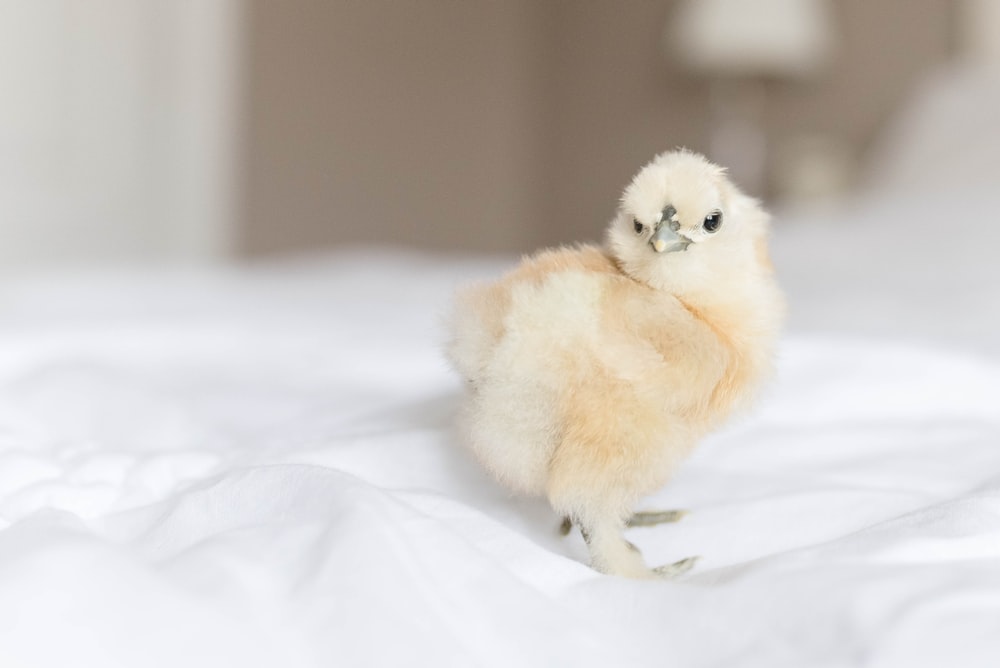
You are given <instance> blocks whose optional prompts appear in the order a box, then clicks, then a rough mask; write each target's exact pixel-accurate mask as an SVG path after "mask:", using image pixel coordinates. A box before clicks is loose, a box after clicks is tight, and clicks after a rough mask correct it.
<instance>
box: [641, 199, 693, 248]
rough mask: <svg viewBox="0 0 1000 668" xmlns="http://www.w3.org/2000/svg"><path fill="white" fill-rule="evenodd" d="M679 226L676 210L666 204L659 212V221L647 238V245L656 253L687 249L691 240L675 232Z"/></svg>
mask: <svg viewBox="0 0 1000 668" xmlns="http://www.w3.org/2000/svg"><path fill="white" fill-rule="evenodd" d="M680 227H681V224H680V222H679V221H678V220H677V210H676V209H675V208H674V207H672V206H669V205H668V206H667V207H666V208H665V209H664V210H663V213H661V214H660V221H659V222H658V223H656V227H655V228H654V229H653V236H652V237H651V238H650V239H649V245H650V246H652V247H653V250H655V251H656V252H657V253H664V252H666V253H674V252H676V251H682V250H687V247H688V246H689V245H691V240H690V239H688V238H687V237H684V236H681V235H680V234H678V233H677V230H679V229H680Z"/></svg>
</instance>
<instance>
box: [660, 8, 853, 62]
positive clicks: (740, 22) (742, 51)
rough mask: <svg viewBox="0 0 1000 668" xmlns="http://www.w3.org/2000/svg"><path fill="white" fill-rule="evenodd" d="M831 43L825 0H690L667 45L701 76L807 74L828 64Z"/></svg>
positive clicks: (668, 34)
mask: <svg viewBox="0 0 1000 668" xmlns="http://www.w3.org/2000/svg"><path fill="white" fill-rule="evenodd" d="M832 44H833V25H832V20H831V18H830V8H829V6H828V4H827V2H824V0H685V1H684V2H681V3H680V5H679V7H678V11H677V14H676V15H675V17H674V20H673V21H672V22H671V23H669V24H668V25H667V27H666V30H665V32H664V44H663V46H664V50H665V51H666V53H667V55H668V57H670V58H678V59H680V61H681V62H682V63H684V65H685V66H686V67H687V68H689V69H691V70H693V71H695V72H698V73H701V74H709V75H731V76H777V77H802V76H807V75H809V74H812V73H814V72H815V71H816V70H817V69H819V68H820V67H822V66H823V65H824V64H825V63H826V61H827V60H828V58H829V55H830V52H831V47H832Z"/></svg>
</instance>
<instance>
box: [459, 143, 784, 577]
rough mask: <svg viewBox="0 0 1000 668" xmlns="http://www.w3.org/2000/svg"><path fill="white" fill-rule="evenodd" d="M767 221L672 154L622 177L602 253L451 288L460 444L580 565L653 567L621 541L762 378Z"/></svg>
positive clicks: (639, 571) (772, 321)
mask: <svg viewBox="0 0 1000 668" xmlns="http://www.w3.org/2000/svg"><path fill="white" fill-rule="evenodd" d="M768 226H769V225H768V215H767V214H766V213H765V212H764V211H763V210H762V209H761V208H760V206H759V204H758V203H757V202H756V201H755V200H753V199H751V198H750V197H747V196H746V195H744V194H743V193H742V192H740V191H739V190H738V189H737V188H736V187H735V186H734V185H733V184H732V183H731V182H730V181H729V180H728V179H727V177H726V174H725V170H723V169H722V168H720V167H718V166H716V165H714V164H712V163H710V162H709V161H708V160H706V159H705V158H704V157H703V156H701V155H698V154H696V153H692V152H689V151H686V150H679V151H672V152H667V153H663V154H660V155H658V156H656V158H654V159H653V160H652V161H651V162H650V163H649V164H647V165H646V166H645V167H643V168H642V169H641V170H640V171H639V173H638V174H636V176H635V177H634V178H633V180H632V182H631V183H630V184H629V185H628V187H627V188H626V189H625V192H624V194H623V195H622V198H621V202H620V206H619V208H618V211H617V213H616V215H615V216H614V218H613V220H612V221H611V223H610V225H609V227H608V231H607V240H606V244H605V246H604V247H603V248H600V247H597V246H592V245H582V246H577V247H574V248H559V249H556V250H547V251H543V252H540V253H538V254H536V255H534V256H532V257H527V258H525V259H524V260H523V261H522V263H521V264H520V266H518V267H516V268H515V269H513V270H512V271H511V272H509V273H508V274H507V275H505V276H503V277H502V278H501V279H500V280H499V281H497V282H494V283H489V284H481V285H474V286H471V287H468V288H465V289H462V290H460V291H459V292H458V294H457V295H456V299H455V304H454V309H453V312H452V317H451V320H450V332H449V333H450V341H449V344H448V348H447V355H448V357H449V359H450V361H451V362H452V364H453V366H454V367H455V368H456V369H457V371H458V372H459V373H460V374H461V375H462V376H463V377H464V379H465V380H466V381H467V392H466V398H465V405H464V410H463V415H464V420H463V423H464V426H465V431H466V432H467V433H466V434H465V436H466V440H467V442H468V444H469V446H470V447H471V449H472V451H473V452H474V453H475V455H476V456H477V458H478V459H479V460H480V461H481V462H482V463H483V464H484V465H485V466H486V467H487V468H488V469H489V470H490V471H491V472H492V473H493V474H494V475H495V476H496V477H497V478H498V479H499V480H500V481H501V482H502V483H504V484H505V485H507V486H508V487H510V488H511V489H513V490H515V491H516V492H520V493H525V494H532V495H544V496H545V497H546V498H547V499H548V501H549V503H550V504H551V505H552V508H553V509H554V510H555V511H556V512H558V513H561V514H562V515H563V516H564V517H566V518H570V519H571V520H572V522H573V523H575V524H577V525H578V526H579V527H580V529H581V532H582V533H583V536H584V538H585V540H586V542H587V545H588V547H589V551H590V556H591V565H592V566H593V567H594V568H595V569H597V570H599V571H601V572H604V573H610V574H616V575H622V576H627V577H635V578H649V577H664V576H673V575H676V574H678V573H680V572H683V571H684V570H686V569H688V568H690V566H691V565H692V564H693V558H692V559H686V560H683V561H680V562H677V563H676V564H670V565H666V566H661V567H659V568H653V569H651V568H650V567H648V566H647V565H646V563H645V561H644V560H643V557H642V555H641V554H640V553H639V551H638V550H637V549H636V548H635V547H634V546H633V545H632V544H631V543H629V542H628V541H627V540H626V539H625V536H624V530H625V528H626V526H628V525H629V524H630V523H649V522H650V521H657V520H667V521H669V520H673V519H676V515H671V514H670V513H666V514H660V515H659V516H657V515H656V514H640V515H638V516H635V517H633V509H634V508H635V505H636V503H637V502H638V501H639V499H640V498H641V497H642V496H644V495H647V494H649V493H651V492H653V491H655V490H656V489H658V488H659V487H661V486H662V485H663V484H664V483H665V482H666V481H667V480H668V478H669V477H670V476H671V474H672V473H673V472H674V471H675V470H676V468H677V466H678V465H679V464H680V462H681V461H682V460H683V459H684V457H686V456H687V455H688V454H689V453H690V452H691V451H692V449H693V448H694V446H695V445H696V444H697V443H698V441H699V439H700V438H702V437H703V436H704V435H705V434H706V433H707V432H709V431H710V430H711V429H713V428H714V427H716V426H718V425H719V424H720V422H721V421H722V420H723V419H724V418H726V417H727V416H729V415H730V414H731V413H732V412H733V411H734V410H736V409H738V408H740V407H743V406H745V405H746V404H747V403H748V401H749V400H750V399H751V398H752V396H753V394H754V391H755V390H756V389H757V387H758V386H759V385H760V383H761V381H762V380H763V379H764V378H765V377H766V376H767V374H768V372H769V370H770V366H771V359H772V354H773V350H774V345H775V341H776V338H777V335H778V330H779V327H780V323H781V320H782V314H783V310H784V306H783V303H784V302H783V298H782V296H781V292H780V290H779V288H778V285H777V282H776V280H775V278H774V275H773V271H772V267H771V264H770V261H769V259H768V253H767V234H768Z"/></svg>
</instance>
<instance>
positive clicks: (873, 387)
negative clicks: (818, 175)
mask: <svg viewBox="0 0 1000 668" xmlns="http://www.w3.org/2000/svg"><path fill="white" fill-rule="evenodd" d="M997 204H1000V195H997V194H995V193H991V192H989V189H988V188H980V189H978V190H976V189H970V188H966V189H965V191H962V189H961V188H960V187H955V188H952V189H951V190H949V191H947V192H932V191H931V190H929V189H927V190H925V189H918V190H896V191H892V190H888V189H887V190H885V191H882V192H879V193H875V194H872V195H871V196H869V197H868V198H867V199H861V200H856V201H854V202H853V203H852V204H849V205H846V206H844V207H841V208H839V209H836V210H833V211H830V212H828V213H826V214H814V215H811V216H808V217H800V218H799V220H797V221H789V222H787V223H785V224H780V223H779V225H778V228H777V235H776V236H777V239H776V247H775V255H776V260H777V264H778V268H779V271H780V272H781V275H782V278H783V281H784V283H785V285H786V286H787V289H788V291H789V294H790V297H791V307H792V311H791V320H790V328H789V333H788V335H787V337H786V338H785V340H784V341H783V342H782V346H781V352H780V360H779V373H778V375H777V378H776V379H775V381H774V382H773V383H772V384H771V386H770V387H769V388H768V391H767V392H766V393H765V396H764V397H763V399H762V401H761V403H760V405H759V406H758V407H757V409H756V410H755V411H754V412H752V413H751V414H749V415H748V416H746V417H745V418H743V419H741V420H739V421H736V422H734V423H733V424H732V425H730V426H729V427H728V428H726V429H725V430H724V431H722V432H720V433H717V434H715V435H713V436H712V437H711V438H710V439H708V440H707V441H706V442H705V443H704V444H703V446H702V447H701V448H700V449H699V450H698V451H697V452H696V454H695V455H694V457H693V458H692V459H691V460H690V461H688V462H687V463H686V464H685V465H684V466H683V468H682V469H681V471H680V472H679V474H678V476H677V477H676V479H675V480H673V481H672V482H671V483H670V484H669V485H668V486H667V487H665V488H664V489H663V490H662V491H661V492H659V493H658V494H656V495H655V496H653V497H651V498H649V499H647V500H646V502H645V505H646V506H647V507H650V508H686V509H688V510H690V511H691V512H690V515H689V516H688V517H686V518H685V519H684V520H683V521H682V522H680V523H678V524H676V525H670V526H663V527H658V528H653V529H634V530H632V531H631V532H630V536H629V537H630V539H631V540H633V541H634V542H635V543H636V544H637V545H638V546H639V547H640V548H641V549H642V550H643V551H644V553H645V554H646V556H647V558H648V560H649V561H650V562H651V563H664V562H669V561H672V560H675V559H678V558H681V557H685V556H689V555H692V554H698V555H701V556H702V560H701V561H700V562H699V564H698V566H697V567H696V569H695V570H694V571H693V572H692V573H691V574H690V575H689V576H687V577H685V578H684V579H682V580H680V581H676V582H632V581H627V580H623V579H618V578H612V577H606V576H602V575H599V574H597V573H595V572H593V571H591V570H590V569H589V568H587V567H586V566H585V565H584V563H583V562H584V560H585V558H586V553H585V549H584V546H583V544H582V541H581V539H580V538H579V536H577V535H573V536H570V537H568V538H561V537H560V536H559V535H558V533H557V525H558V518H556V517H554V516H553V515H552V514H551V512H550V511H549V510H548V508H547V507H546V505H545V503H544V502H542V501H540V500H532V499H527V500H525V499H519V498H512V497H510V496H508V495H507V494H506V493H505V492H504V491H503V490H502V489H501V488H500V487H499V486H497V485H496V484H495V483H494V482H493V481H492V480H491V479H489V478H488V477H487V476H486V475H485V474H484V473H483V472H482V471H481V470H480V468H479V467H478V466H477V465H476V464H475V463H474V462H473V461H472V460H471V458H470V457H469V456H468V455H467V454H466V453H465V451H464V450H463V449H462V448H460V447H459V446H458V444H456V443H455V442H454V436H453V434H452V430H451V423H452V418H453V413H454V411H455V408H456V405H457V394H458V392H459V389H460V388H459V383H458V381H457V380H456V378H455V377H454V376H453V375H452V374H451V373H450V372H449V370H448V369H447V367H446V365H445V364H444V362H443V360H442V358H441V356H440V354H439V352H438V351H439V342H440V338H441V331H440V328H439V317H440V315H441V313H442V312H443V310H444V308H445V305H446V303H447V301H448V299H449V296H450V292H451V290H452V288H453V287H454V285H455V284H456V283H458V282H461V281H466V280H470V279H472V278H475V277H481V276H489V275H493V274H495V273H496V272H498V271H499V270H500V269H501V268H502V267H503V266H505V265H506V264H507V263H508V260H504V259H494V260H487V259H462V258H447V257H429V256H419V255H413V254H406V253H394V252H387V251H378V250H370V251H356V252H350V253H342V254H339V255H335V256H332V257H329V258H324V259H318V260H315V261H312V262H301V263H298V264H291V265H284V266H269V267H257V268H255V269H245V270H233V271H228V272H215V273H201V274H182V273H177V274H171V273H169V272H164V271H152V272H149V271H147V272H142V273H139V272H134V273H132V272H122V273H117V274H112V273H106V274H103V275H91V276H89V277H73V280H60V279H58V278H50V279H45V280H42V279H36V280H28V281H18V282H6V283H3V284H0V666H5V667H6V666H11V667H18V668H20V667H31V666H60V667H61V666H128V667H129V668H133V667H136V666H229V665H233V666H242V667H247V668H249V667H253V666H276V665H280V666H334V665H336V666H354V665H427V666H471V665H482V666H558V665H567V666H597V665H601V666H625V665H628V666H768V667H774V666H789V667H796V668H798V667H802V666H848V665H851V666H853V665H865V666H900V667H906V668H912V667H915V666H945V665H946V666H963V667H970V666H996V665H1000V337H998V333H1000V314H998V310H1000V270H998V268H997V266H998V263H997V262H996V261H995V260H994V258H995V255H996V248H997V247H998V245H1000V225H998V224H997V222H998V221H997V217H996V214H995V213H992V212H995V211H997V210H1000V207H997V206H996V205H997ZM793 222H794V224H793ZM942 225H944V226H945V227H944V229H943V230H942Z"/></svg>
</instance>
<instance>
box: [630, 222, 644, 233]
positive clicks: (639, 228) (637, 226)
mask: <svg viewBox="0 0 1000 668" xmlns="http://www.w3.org/2000/svg"><path fill="white" fill-rule="evenodd" d="M632 227H634V228H635V233H636V234H642V231H643V230H644V229H646V226H645V225H643V224H642V223H640V222H639V221H638V220H633V221H632Z"/></svg>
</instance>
